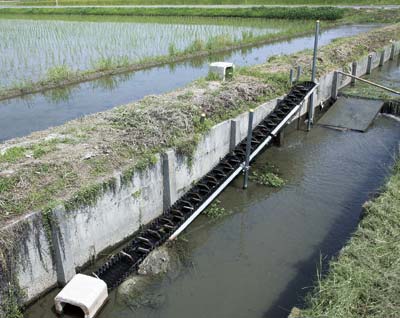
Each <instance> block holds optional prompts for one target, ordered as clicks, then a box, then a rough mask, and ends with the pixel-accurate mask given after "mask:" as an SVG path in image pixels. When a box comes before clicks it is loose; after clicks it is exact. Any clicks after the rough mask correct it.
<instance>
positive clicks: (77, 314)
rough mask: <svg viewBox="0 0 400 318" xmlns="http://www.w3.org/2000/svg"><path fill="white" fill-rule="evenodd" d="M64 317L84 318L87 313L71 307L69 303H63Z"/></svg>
mask: <svg viewBox="0 0 400 318" xmlns="http://www.w3.org/2000/svg"><path fill="white" fill-rule="evenodd" d="M62 306H63V316H64V317H68V318H84V317H85V312H84V311H83V309H82V308H81V307H78V306H74V305H71V304H69V303H62Z"/></svg>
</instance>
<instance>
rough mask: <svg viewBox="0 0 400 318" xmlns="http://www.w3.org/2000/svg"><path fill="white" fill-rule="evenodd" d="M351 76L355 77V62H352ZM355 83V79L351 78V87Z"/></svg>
mask: <svg viewBox="0 0 400 318" xmlns="http://www.w3.org/2000/svg"><path fill="white" fill-rule="evenodd" d="M351 75H353V76H357V62H356V61H354V62H353V64H351ZM355 83H356V79H355V78H353V77H352V78H351V85H352V86H354V84H355Z"/></svg>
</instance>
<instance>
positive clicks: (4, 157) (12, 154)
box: [0, 147, 26, 162]
mask: <svg viewBox="0 0 400 318" xmlns="http://www.w3.org/2000/svg"><path fill="white" fill-rule="evenodd" d="M25 151H26V149H25V148H23V147H13V148H10V149H7V150H6V151H5V152H4V153H3V154H0V162H16V161H18V160H19V159H21V158H23V157H24V155H25Z"/></svg>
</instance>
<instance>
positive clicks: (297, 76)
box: [296, 65, 301, 82]
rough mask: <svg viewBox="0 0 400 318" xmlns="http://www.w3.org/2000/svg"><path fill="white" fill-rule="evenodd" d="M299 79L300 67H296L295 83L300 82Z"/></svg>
mask: <svg viewBox="0 0 400 318" xmlns="http://www.w3.org/2000/svg"><path fill="white" fill-rule="evenodd" d="M300 77H301V66H300V65H299V66H297V74H296V82H298V81H300Z"/></svg>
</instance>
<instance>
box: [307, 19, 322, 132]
mask: <svg viewBox="0 0 400 318" xmlns="http://www.w3.org/2000/svg"><path fill="white" fill-rule="evenodd" d="M318 36H319V20H317V22H316V24H315V38H314V54H313V64H312V72H311V82H314V83H315V76H316V73H317V53H318ZM313 120H314V94H311V95H310V99H309V108H308V123H307V131H310V130H311V126H312V124H313Z"/></svg>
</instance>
